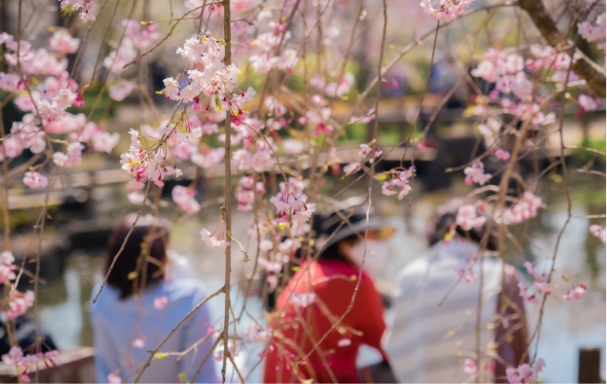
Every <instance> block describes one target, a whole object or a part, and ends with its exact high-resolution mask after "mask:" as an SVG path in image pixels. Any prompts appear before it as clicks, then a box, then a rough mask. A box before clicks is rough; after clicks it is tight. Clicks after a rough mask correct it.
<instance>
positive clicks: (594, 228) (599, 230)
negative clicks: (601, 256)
mask: <svg viewBox="0 0 607 384" xmlns="http://www.w3.org/2000/svg"><path fill="white" fill-rule="evenodd" d="M590 233H592V234H593V235H594V236H596V237H598V238H599V239H601V241H602V242H603V243H604V242H605V227H601V226H600V225H591V226H590Z"/></svg>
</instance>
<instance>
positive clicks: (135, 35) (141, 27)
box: [122, 20, 158, 50]
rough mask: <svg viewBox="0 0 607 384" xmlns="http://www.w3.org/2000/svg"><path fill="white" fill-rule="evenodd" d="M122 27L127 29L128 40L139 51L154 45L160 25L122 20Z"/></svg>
mask: <svg viewBox="0 0 607 384" xmlns="http://www.w3.org/2000/svg"><path fill="white" fill-rule="evenodd" d="M122 26H123V27H124V28H125V33H126V35H127V36H128V38H129V39H130V40H131V41H132V42H133V45H135V47H137V49H139V50H142V49H146V48H149V47H150V46H151V45H152V44H153V43H154V40H156V39H157V38H158V32H156V30H157V29H158V24H156V23H140V22H139V21H136V20H122Z"/></svg>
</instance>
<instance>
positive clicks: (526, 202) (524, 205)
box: [504, 191, 542, 224]
mask: <svg viewBox="0 0 607 384" xmlns="http://www.w3.org/2000/svg"><path fill="white" fill-rule="evenodd" d="M541 206H542V199H541V198H539V197H537V196H535V195H534V194H533V193H531V192H529V191H526V192H525V193H524V194H523V197H522V198H521V199H520V200H519V201H518V202H517V203H516V204H514V205H513V206H512V207H510V208H508V209H506V210H504V220H505V221H506V223H507V224H516V223H520V222H522V221H525V220H529V219H531V218H534V217H535V216H537V212H538V210H539V209H540V208H541Z"/></svg>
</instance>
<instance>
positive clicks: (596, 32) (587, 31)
mask: <svg viewBox="0 0 607 384" xmlns="http://www.w3.org/2000/svg"><path fill="white" fill-rule="evenodd" d="M578 30H579V33H580V35H581V36H582V37H583V38H584V39H585V40H587V41H588V42H589V43H591V42H593V41H602V42H603V44H602V45H600V46H601V47H602V48H603V49H604V47H605V45H604V44H605V13H603V14H601V15H600V16H599V17H597V18H596V22H595V25H592V24H591V23H590V22H589V21H583V22H581V23H578Z"/></svg>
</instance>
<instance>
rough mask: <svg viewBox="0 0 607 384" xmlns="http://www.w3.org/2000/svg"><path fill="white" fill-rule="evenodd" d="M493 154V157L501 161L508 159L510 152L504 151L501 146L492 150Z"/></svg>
mask: <svg viewBox="0 0 607 384" xmlns="http://www.w3.org/2000/svg"><path fill="white" fill-rule="evenodd" d="M493 154H494V155H495V157H497V158H498V159H500V160H502V161H508V160H509V159H510V152H508V151H505V150H503V149H501V148H498V149H496V150H494V151H493Z"/></svg>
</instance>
